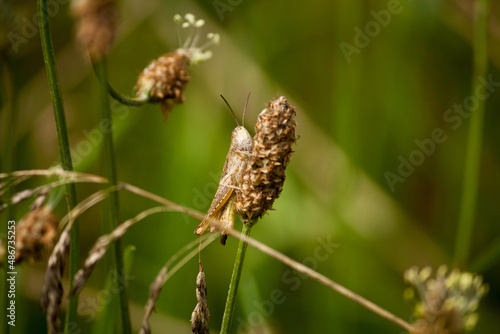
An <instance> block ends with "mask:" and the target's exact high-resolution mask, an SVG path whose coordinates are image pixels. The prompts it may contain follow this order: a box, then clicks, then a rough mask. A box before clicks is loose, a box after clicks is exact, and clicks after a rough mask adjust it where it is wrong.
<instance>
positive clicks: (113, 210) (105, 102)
mask: <svg viewBox="0 0 500 334" xmlns="http://www.w3.org/2000/svg"><path fill="white" fill-rule="evenodd" d="M94 69H95V71H96V74H97V76H98V78H99V81H100V82H101V84H100V85H99V86H100V89H99V92H100V100H101V115H102V119H103V120H106V122H107V123H108V124H109V128H110V129H111V131H104V136H103V137H104V138H103V139H104V165H105V173H106V177H107V178H108V180H109V185H110V186H115V185H116V184H117V183H118V179H117V176H116V162H115V152H114V149H113V131H112V129H113V126H112V124H113V120H112V117H111V108H110V104H109V98H108V91H107V86H106V85H105V84H103V83H106V82H107V73H106V63H105V61H104V60H101V61H99V62H97V63H95V64H94ZM108 203H109V205H108V209H109V211H108V213H109V216H108V218H109V219H108V222H109V224H107V226H104V229H105V230H104V231H103V232H104V233H105V234H108V233H110V232H111V231H112V230H114V229H115V228H116V227H117V226H118V222H119V218H118V211H119V209H118V208H119V204H118V193H117V192H116V191H113V192H111V193H110V194H109V199H108ZM114 246H115V247H114V252H113V253H114V267H115V269H116V275H113V280H114V282H112V284H114V286H119V287H120V288H119V303H120V318H121V323H122V330H121V333H125V334H128V333H132V328H131V325H130V313H129V308H128V298H127V289H126V287H125V285H124V284H122V283H121V282H120V280H119V279H118V278H120V277H121V278H124V277H125V271H124V265H123V250H122V244H121V240H117V241H115V244H114ZM121 281H122V282H124V281H123V280H121Z"/></svg>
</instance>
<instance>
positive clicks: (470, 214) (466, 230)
mask: <svg viewBox="0 0 500 334" xmlns="http://www.w3.org/2000/svg"><path fill="white" fill-rule="evenodd" d="M487 21H488V0H477V1H476V2H475V21H474V70H473V77H472V93H471V96H474V97H476V100H477V101H478V103H477V104H475V105H474V107H473V109H472V110H471V117H470V124H469V134H468V138H467V148H466V155H465V170H464V177H463V190H462V200H461V205H460V217H459V222H458V232H457V237H456V244H455V263H456V264H458V265H465V264H466V262H467V260H468V257H469V250H470V245H471V240H472V232H473V227H474V218H475V211H476V202H477V188H478V179H479V166H480V161H481V145H482V138H483V122H484V107H485V102H486V101H485V98H484V97H483V98H481V97H479V96H477V94H476V92H477V88H478V87H480V86H483V85H484V84H483V83H481V82H480V81H479V79H480V78H484V77H485V76H486V71H487V69H488V49H487V42H488V34H487V31H488V26H487Z"/></svg>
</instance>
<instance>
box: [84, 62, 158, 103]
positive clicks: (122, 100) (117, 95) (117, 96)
mask: <svg viewBox="0 0 500 334" xmlns="http://www.w3.org/2000/svg"><path fill="white" fill-rule="evenodd" d="M92 66H93V68H94V72H95V73H96V75H97V77H98V78H99V81H100V82H101V84H102V85H104V86H105V87H107V88H108V93H109V95H111V97H112V98H114V99H115V100H116V101H118V102H120V103H122V104H124V105H126V106H131V107H139V106H142V105H144V104H146V103H149V97H148V96H142V97H128V96H124V95H122V94H120V93H118V92H117V91H116V90H115V89H114V88H113V87H112V86H111V84H110V83H109V82H108V81H102V80H103V78H101V76H100V75H99V73H98V72H99V71H100V70H99V68H98V63H92ZM106 79H107V78H106Z"/></svg>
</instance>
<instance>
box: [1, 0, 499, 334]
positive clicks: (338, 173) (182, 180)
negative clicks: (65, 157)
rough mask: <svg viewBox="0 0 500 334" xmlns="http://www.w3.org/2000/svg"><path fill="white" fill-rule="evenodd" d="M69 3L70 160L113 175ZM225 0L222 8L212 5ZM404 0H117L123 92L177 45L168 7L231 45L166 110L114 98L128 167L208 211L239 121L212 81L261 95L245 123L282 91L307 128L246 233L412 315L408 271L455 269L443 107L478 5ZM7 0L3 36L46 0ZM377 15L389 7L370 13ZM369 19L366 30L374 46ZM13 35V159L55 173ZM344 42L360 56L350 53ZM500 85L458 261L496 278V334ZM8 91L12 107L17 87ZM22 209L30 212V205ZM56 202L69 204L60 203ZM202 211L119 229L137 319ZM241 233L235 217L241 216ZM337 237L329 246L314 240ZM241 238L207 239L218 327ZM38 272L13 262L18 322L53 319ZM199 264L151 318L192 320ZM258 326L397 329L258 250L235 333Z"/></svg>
mask: <svg viewBox="0 0 500 334" xmlns="http://www.w3.org/2000/svg"><path fill="white" fill-rule="evenodd" d="M65 2H67V1H54V3H56V4H58V8H57V10H55V12H54V13H55V14H54V15H53V17H52V18H51V30H52V34H53V38H54V44H55V49H56V53H57V60H58V69H59V75H60V80H61V85H62V90H63V94H64V101H65V107H66V112H67V119H68V128H69V137H70V141H71V144H72V148H73V149H74V150H75V152H77V153H79V155H80V157H81V162H80V163H79V164H77V163H75V170H78V171H84V172H89V173H96V174H101V175H102V164H101V161H100V159H99V154H98V152H99V150H100V145H101V144H102V140H101V139H100V137H99V135H98V132H93V129H94V127H95V126H96V125H97V124H98V123H99V119H98V118H97V117H98V115H99V113H98V111H97V109H98V106H99V100H98V86H97V85H98V82H97V80H96V78H95V75H94V73H93V71H92V70H91V66H90V65H89V62H88V61H87V60H86V59H85V58H84V57H82V55H81V54H80V52H79V50H78V49H77V48H76V47H75V44H74V38H73V34H72V30H73V22H72V19H71V18H70V17H69V15H68V5H67V4H62V3H65ZM396 2H397V1H396ZM220 3H223V4H225V6H226V7H223V8H222V7H216V5H217V6H220ZM393 3H394V1H346V0H341V1H331V2H325V1H319V0H314V1H309V2H303V1H272V2H271V1H244V0H240V1H215V2H214V1H201V0H200V1H183V2H177V1H159V0H145V1H124V2H121V3H120V5H121V27H120V32H119V34H118V36H117V40H116V44H115V46H114V48H113V49H112V51H111V53H110V56H109V58H108V61H107V62H108V67H109V78H110V82H111V84H112V85H113V86H114V88H115V89H116V90H118V91H120V92H122V93H123V94H125V95H132V94H133V91H132V87H133V86H134V84H135V81H136V78H137V75H138V74H139V73H140V71H141V70H142V69H143V68H144V67H145V66H146V65H147V64H148V62H149V61H150V60H152V59H155V58H157V57H159V56H160V55H161V54H164V53H167V52H168V51H170V50H172V49H175V48H177V39H176V35H175V25H174V23H173V21H172V17H173V15H174V14H175V13H180V14H184V13H187V12H192V13H194V14H195V15H196V16H197V18H203V19H205V20H206V21H207V27H206V28H205V31H207V32H209V31H211V32H218V33H220V34H221V45H219V46H217V47H214V48H213V49H212V50H213V53H214V56H213V59H211V60H209V61H207V62H205V63H202V64H200V65H197V66H196V67H193V68H191V69H190V75H191V76H192V81H191V82H190V83H189V85H188V87H187V90H186V102H185V103H184V104H183V105H180V106H177V107H175V108H174V110H173V113H172V114H171V116H170V119H169V121H168V122H167V123H165V122H163V119H162V116H161V113H160V108H159V106H158V105H147V106H144V107H140V108H132V107H126V106H122V105H120V104H118V103H116V102H114V101H112V107H111V108H112V112H113V114H114V117H115V118H114V121H115V148H116V152H115V154H116V159H117V165H118V178H119V180H121V181H124V182H128V183H131V184H134V185H136V186H138V187H141V188H143V189H146V190H148V191H151V192H153V193H156V194H159V195H161V196H163V197H165V198H167V199H169V200H172V201H174V202H177V203H180V204H183V205H185V206H187V207H190V208H194V209H197V210H199V211H202V212H203V211H206V210H207V209H208V207H209V205H210V202H211V199H212V196H213V194H214V193H215V190H216V187H217V184H218V179H219V175H220V171H221V170H222V166H223V163H224V159H225V155H226V153H227V149H228V147H229V140H230V134H231V131H232V129H233V128H234V127H235V124H234V120H233V118H232V117H231V115H230V113H229V111H228V110H227V107H226V106H225V104H224V103H223V102H222V100H221V99H220V97H219V94H223V95H224V96H225V97H226V98H227V99H228V100H229V102H230V103H231V105H232V107H233V109H234V110H235V111H236V112H237V114H238V116H239V115H241V111H242V110H243V105H244V102H245V97H246V95H247V94H248V92H252V95H251V99H250V104H249V107H248V110H247V115H246V124H245V125H246V127H247V128H248V129H249V131H250V132H251V134H253V124H255V120H256V117H257V115H258V113H259V112H260V110H262V109H263V107H264V103H266V102H268V101H269V100H271V99H273V98H275V97H276V96H279V95H285V96H286V97H287V99H288V100H289V101H290V103H291V104H292V105H295V106H296V107H297V113H298V128H297V133H298V134H299V135H300V139H299V140H298V142H297V145H296V148H295V151H296V153H295V155H294V156H293V158H292V161H291V164H290V165H289V167H288V178H287V181H286V183H285V187H284V190H283V193H282V195H281V197H280V198H279V199H278V200H277V201H276V204H275V209H276V210H275V211H273V212H271V213H270V214H269V215H268V216H266V217H264V219H262V221H260V222H259V223H258V224H257V225H256V226H255V227H254V229H253V232H252V236H253V237H255V238H256V239H258V240H260V241H262V242H264V243H266V244H268V245H270V246H271V247H273V248H276V249H277V250H279V251H281V252H283V253H285V254H287V255H288V256H291V257H292V258H294V259H297V260H299V261H304V262H305V263H306V264H307V265H310V266H313V268H314V269H317V271H319V272H320V273H322V274H324V275H326V276H328V277H330V278H332V279H333V280H335V281H337V282H339V283H341V284H343V285H344V286H346V287H347V288H349V289H351V290H353V291H355V292H357V293H359V294H361V295H362V296H364V297H366V298H368V299H370V300H372V301H373V302H375V303H377V304H379V305H380V306H382V307H384V308H386V309H388V310H389V311H391V312H393V313H395V314H396V315H397V316H399V317H401V318H403V319H406V320H407V321H411V320H412V319H411V318H410V317H411V308H410V306H409V305H408V304H407V303H406V302H405V301H404V300H403V290H404V288H405V284H404V282H403V272H404V271H405V269H407V268H409V267H411V266H413V265H419V266H425V265H430V266H433V267H434V268H436V267H437V266H439V265H440V264H449V265H452V258H453V252H454V246H455V245H454V241H455V237H456V225H457V221H458V213H459V205H460V198H461V190H462V174H463V168H464V167H463V166H464V159H465V156H464V152H465V149H464V148H465V143H466V138H467V131H468V118H463V117H462V118H461V124H460V125H459V126H457V127H456V129H454V128H453V127H452V125H454V124H455V123H451V122H447V120H446V117H445V114H446V112H447V110H448V109H450V108H453V106H454V104H458V105H460V104H463V103H464V100H465V99H466V98H467V97H468V96H469V95H470V94H471V93H470V90H471V89H470V86H471V84H470V83H471V76H472V47H471V43H472V42H471V40H472V15H473V14H472V1H465V2H464V1H452V0H440V1H432V0H425V1H400V2H397V3H398V4H397V10H395V12H394V13H391V12H390V11H388V10H389V6H392V5H393ZM2 6H3V7H2V17H3V18H4V17H7V18H10V19H12V20H10V21H9V23H8V24H7V23H6V25H5V26H4V28H2V29H3V31H5V32H6V34H7V36H9V35H8V33H9V32H17V34H20V35H21V36H25V35H26V34H25V35H23V31H28V30H27V29H30V28H29V27H28V24H27V23H26V22H33V20H32V17H33V15H34V14H35V11H36V8H35V3H34V2H32V1H16V2H15V3H14V2H2ZM221 8H222V9H221ZM499 9H500V6H499V4H498V2H494V1H492V7H491V13H492V16H491V24H490V29H491V30H490V38H489V40H490V43H489V45H490V64H489V72H488V73H489V75H491V77H492V79H493V81H495V82H498V81H500V72H499V71H498V68H499V66H500V52H498V51H499V50H498V49H499V45H500V44H499V40H500V31H499V30H498V27H499V25H498V20H499V15H498V13H499V12H500V11H499ZM382 10H385V11H388V12H389V13H391V14H390V16H389V17H386V18H385V21H377V18H376V16H379V15H380V13H381V11H382ZM396 11H397V13H396ZM4 13H7V14H4ZM374 13H375V14H374ZM379 20H383V18H382V19H381V18H380V17H379ZM6 22H7V21H6ZM374 22H375V23H374ZM379 22H382V23H379ZM377 26H378V28H377ZM358 29H359V30H358ZM366 29H368V31H366ZM370 29H372V30H370ZM359 31H362V32H364V33H365V34H367V35H366V37H368V40H369V41H368V42H367V39H366V38H364V39H363V37H362V36H361V34H360V33H359ZM368 33H369V34H370V35H371V36H369V35H368ZM360 36H361V37H360ZM1 38H2V39H1V41H0V42H2V43H3V44H2V53H3V55H4V58H3V59H9V62H6V61H3V60H2V62H3V63H2V69H1V70H2V74H3V76H2V78H3V81H2V82H5V81H6V78H7V77H8V76H9V75H12V76H13V79H14V89H15V90H17V94H18V100H17V104H18V110H19V111H18V116H17V117H18V124H17V128H16V133H17V139H18V140H17V143H16V150H15V151H16V165H15V168H16V169H18V170H22V169H35V168H48V167H50V166H52V165H53V164H54V163H56V162H57V160H58V159H59V158H58V156H59V155H58V149H57V138H56V134H55V127H54V121H53V116H52V110H51V108H52V107H51V104H50V96H49V93H48V88H47V82H46V75H45V68H44V66H43V58H42V53H41V48H40V41H39V36H38V34H37V33H33V35H32V36H31V37H29V38H28V37H27V38H26V41H25V42H24V40H23V43H22V44H18V45H17V48H16V49H17V52H15V50H13V48H12V46H11V45H10V44H9V40H8V38H7V39H6V38H5V37H4V36H1ZM346 44H349V45H350V46H351V47H355V48H356V50H357V51H355V52H352V53H350V54H349V52H347V53H346V52H345V50H346V49H345V46H346ZM365 44H366V45H365ZM361 46H362V47H361ZM343 49H344V51H342V50H343ZM349 50H351V51H352V50H353V49H349ZM346 54H349V55H348V56H347V57H346ZM2 87H4V84H2ZM497 89H498V86H497V87H496V88H495V90H494V91H493V92H492V94H491V95H490V96H489V97H488V99H487V101H486V114H485V115H486V116H485V127H484V139H483V151H482V158H481V170H480V182H479V194H478V203H477V213H476V221H475V229H474V233H473V235H471V236H470V238H471V240H472V249H471V254H470V261H469V263H467V264H465V265H464V266H463V269H467V270H472V269H473V270H475V271H476V272H477V273H479V274H481V275H484V279H485V281H486V282H487V283H489V285H490V292H489V294H488V295H487V296H486V297H485V298H484V300H483V302H482V303H481V306H480V308H479V314H480V320H479V323H478V325H477V328H476V330H475V333H493V332H494V331H495V328H498V320H497V319H498V316H499V314H500V306H499V305H500V285H499V284H498V282H500V266H499V265H498V264H499V261H500V254H499V252H498V251H496V252H495V249H497V250H498V248H499V244H500V238H499V235H500V225H499V224H498V221H499V218H500V207H499V206H498V198H500V132H499V131H498V130H497V128H498V125H499V121H500V117H499V115H497V113H496V111H498V109H499V107H500V94H499V92H498V90H497ZM2 91H3V93H2V104H3V107H7V106H8V105H9V104H8V103H7V102H6V101H8V97H6V93H5V92H6V90H4V89H2ZM437 128H441V129H443V131H444V135H443V136H445V137H446V140H444V141H443V142H442V143H436V142H434V145H435V147H434V149H433V150H432V151H433V152H432V153H431V154H421V155H420V156H422V157H423V161H420V162H421V163H419V164H418V166H416V167H415V168H414V170H413V171H411V172H409V173H408V174H409V175H408V176H407V177H404V178H403V180H404V182H396V183H394V184H392V186H391V184H390V182H389V183H388V181H387V172H391V173H394V174H395V175H398V168H401V167H400V164H401V158H400V157H402V159H404V160H409V159H410V158H411V155H412V154H413V155H414V158H415V157H417V156H416V155H415V154H417V153H414V152H415V151H418V150H420V151H422V149H421V148H419V146H418V144H417V143H416V141H420V142H422V141H425V140H426V139H429V138H432V133H433V131H434V130H435V129H437ZM443 138H444V137H443ZM82 142H87V143H90V144H89V145H87V146H85V144H82ZM84 146H85V147H84ZM87 147H90V149H89V150H87ZM86 152H89V153H88V154H87V153H86ZM417 155H418V154H417ZM73 158H74V159H75V156H74V157H73ZM415 159H416V158H415ZM421 160H422V159H421ZM40 182H43V179H42V180H40ZM28 186H33V183H29V184H28ZM96 190H97V188H96V186H95V185H77V191H78V198H79V199H80V200H81V199H83V198H85V197H86V196H88V195H89V194H91V193H92V192H94V191H96ZM119 197H120V204H121V219H122V220H125V219H128V218H130V217H133V216H135V215H136V214H137V213H139V212H140V211H142V210H144V209H146V208H148V207H151V206H152V205H155V204H153V203H151V202H150V201H149V200H145V199H143V198H138V197H137V196H135V195H131V194H126V193H120V194H119ZM16 212H17V217H18V219H20V218H21V217H22V216H23V215H24V213H25V212H26V207H25V206H20V207H18V208H17V209H16ZM57 213H58V214H59V215H60V216H62V215H64V214H65V207H64V205H60V206H59V207H58V208H57ZM100 220H101V214H100V211H99V208H98V207H96V208H93V209H91V210H89V212H88V213H86V214H85V215H84V216H83V217H82V219H81V221H80V229H81V238H82V251H83V254H82V256H83V257H84V256H85V255H86V254H87V251H88V250H89V249H90V247H91V246H92V245H93V243H94V242H95V240H96V239H97V238H98V237H99V234H100V226H101V224H100ZM197 224H198V222H197V221H195V220H194V219H192V218H188V217H185V216H183V215H181V214H178V213H161V214H158V215H156V216H151V217H149V218H147V219H146V220H144V221H143V222H141V223H139V224H137V225H136V226H134V227H132V228H131V229H130V231H129V232H128V233H127V234H126V235H125V237H124V241H123V244H124V245H135V247H136V253H135V257H134V262H133V266H132V268H131V271H130V276H131V277H130V279H129V296H130V305H131V316H132V323H133V326H134V328H135V329H138V326H139V325H140V321H141V318H142V310H143V307H144V304H145V302H146V300H147V298H148V295H149V285H150V283H151V282H152V280H153V279H154V277H155V276H156V274H157V272H158V271H159V270H160V268H161V267H162V266H163V264H164V263H165V262H166V261H167V260H168V259H169V258H170V256H171V255H172V254H174V253H175V252H176V251H177V250H178V249H179V248H181V247H182V246H183V245H184V244H186V243H187V242H189V241H191V240H193V238H195V235H194V234H193V231H194V228H195V227H196V226H197ZM236 228H238V229H240V228H241V224H240V223H238V222H237V224H236ZM328 243H333V244H335V247H333V246H329V247H327V248H326V249H327V250H329V251H327V252H323V251H322V250H320V251H318V247H321V245H322V244H328ZM236 244H237V241H236V240H234V239H232V238H230V239H229V240H228V244H227V246H225V247H222V246H220V245H218V244H217V243H214V244H213V245H210V246H209V247H208V248H207V249H206V250H205V251H204V252H203V253H202V261H203V265H204V268H205V272H206V277H207V286H208V306H209V308H210V312H211V320H210V326H211V329H212V330H213V332H216V331H217V330H218V329H219V326H220V322H221V318H222V312H223V307H224V303H225V299H226V292H227V287H228V282H229V277H230V274H231V270H232V265H233V260H234V255H235V250H236ZM491 250H493V251H492V252H490V251H491ZM489 252H490V253H489ZM318 254H320V255H318ZM325 254H326V255H325ZM488 254H490V256H489V257H488V256H487V255H488ZM485 256H486V257H485ZM481 259H486V260H484V261H483V260H481ZM478 261H479V262H478ZM471 268H472V269H471ZM44 270H45V265H43V264H39V265H34V266H27V265H23V266H22V267H21V268H20V269H19V271H20V274H19V276H18V289H19V292H20V293H19V294H18V295H17V301H18V309H17V312H18V313H17V314H18V319H19V326H16V328H11V333H44V332H45V331H46V329H45V320H44V315H43V314H42V313H41V311H40V310H39V309H38V308H37V304H38V298H39V294H40V288H41V283H42V282H41V281H42V279H41V278H42V277H43V272H44ZM197 270H198V263H197V261H195V260H193V261H191V262H189V263H188V265H186V266H185V267H184V268H183V269H182V270H180V271H179V272H178V273H177V274H176V275H175V276H174V277H172V279H171V280H169V281H168V282H167V284H166V285H165V286H164V288H163V292H162V295H161V296H160V298H159V300H158V302H157V304H156V306H157V308H158V313H156V314H153V316H152V317H151V323H152V328H153V331H154V332H157V333H162V332H174V333H189V332H190V325H189V318H190V316H191V312H192V310H193V308H194V306H195V305H196V297H195V280H196V274H197ZM105 274H106V267H105V264H100V265H99V266H98V269H97V270H96V271H95V272H94V274H93V275H92V277H91V279H90V282H89V283H88V286H87V288H86V289H85V290H84V292H83V294H82V296H81V298H80V304H81V306H80V309H81V319H80V320H81V321H80V325H81V328H82V330H83V332H84V333H87V332H89V331H90V330H91V329H92V326H93V323H95V322H96V321H97V320H96V319H98V318H99V312H95V311H100V310H101V309H102V306H103V305H104V304H105V303H106V302H107V301H106V300H103V299H99V296H100V295H99V292H100V291H102V289H104V288H105V285H104V277H105ZM116 297H117V296H115V295H113V296H112V298H116ZM94 301H95V303H93V302H94ZM94 316H95V318H94ZM28 319H29V321H28ZM249 325H253V330H255V331H256V332H259V333H333V332H335V333H401V332H402V329H400V328H398V327H397V326H396V325H394V324H392V323H389V322H388V321H386V320H384V319H382V318H380V317H378V316H376V315H374V314H372V313H371V312H370V311H367V310H366V309H364V308H362V307H361V306H358V305H357V304H355V303H354V302H352V301H350V300H348V299H346V298H344V297H342V296H340V295H338V294H337V293H335V292H332V291H330V290H328V289H327V288H325V287H323V286H321V285H319V284H318V283H317V282H314V281H312V280H310V279H303V278H302V277H301V276H299V275H298V274H296V273H294V272H292V271H291V270H290V269H289V268H287V267H286V266H285V265H283V264H281V263H279V262H277V261H275V260H273V259H271V258H269V257H267V256H265V255H263V254H261V253H259V252H258V251H256V250H255V249H252V248H249V250H248V253H247V258H246V264H245V268H244V270H243V279H242V283H241V286H240V291H239V300H238V305H237V308H236V315H235V321H234V323H233V330H234V332H236V331H237V329H238V328H240V329H243V328H247V327H248V326H249Z"/></svg>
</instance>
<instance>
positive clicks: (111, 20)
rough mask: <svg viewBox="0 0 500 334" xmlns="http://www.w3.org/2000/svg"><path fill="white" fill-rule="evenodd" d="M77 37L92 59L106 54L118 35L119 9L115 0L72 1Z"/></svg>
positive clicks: (97, 58)
mask: <svg viewBox="0 0 500 334" xmlns="http://www.w3.org/2000/svg"><path fill="white" fill-rule="evenodd" d="M71 14H72V16H73V17H74V18H75V20H76V22H77V23H76V39H77V41H78V43H79V44H80V45H81V46H82V47H84V48H87V49H88V51H89V54H90V57H91V58H92V60H99V59H101V58H102V57H104V56H106V55H107V54H108V52H109V50H110V49H111V45H112V44H113V41H114V39H115V36H116V30H117V26H118V18H119V14H118V9H117V6H116V2H115V0H77V1H73V2H72V3H71Z"/></svg>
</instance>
